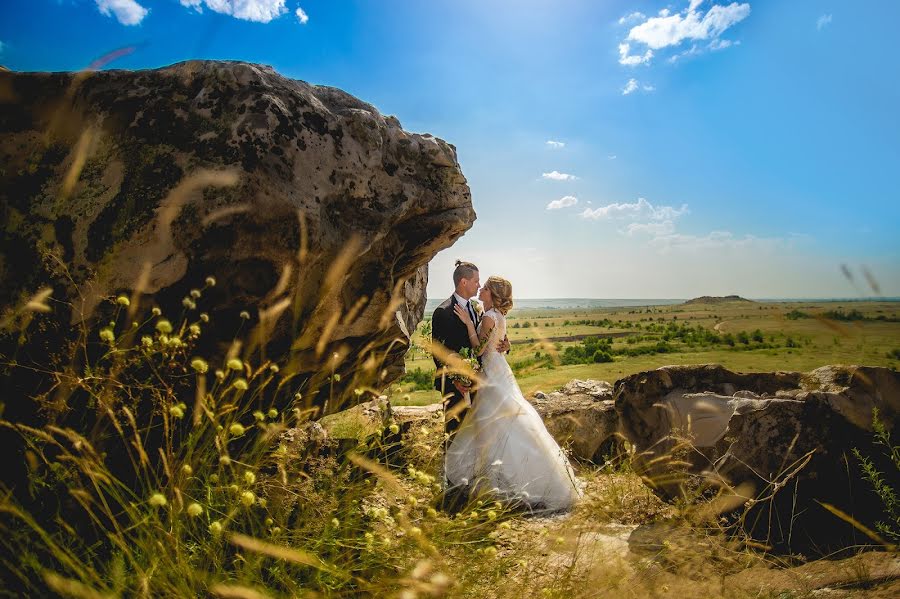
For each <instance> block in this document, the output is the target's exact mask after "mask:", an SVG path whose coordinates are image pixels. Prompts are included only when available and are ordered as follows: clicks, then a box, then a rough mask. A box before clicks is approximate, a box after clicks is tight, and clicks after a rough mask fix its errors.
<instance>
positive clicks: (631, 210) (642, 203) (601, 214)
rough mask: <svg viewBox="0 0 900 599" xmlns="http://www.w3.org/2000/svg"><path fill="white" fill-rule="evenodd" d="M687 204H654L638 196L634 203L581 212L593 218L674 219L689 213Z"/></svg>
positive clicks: (584, 215)
mask: <svg viewBox="0 0 900 599" xmlns="http://www.w3.org/2000/svg"><path fill="white" fill-rule="evenodd" d="M687 212H688V207H687V204H682V205H681V208H674V207H672V206H654V205H653V204H651V203H650V202H648V201H647V200H646V199H644V198H638V201H637V202H635V203H633V204H619V203H615V204H608V205H606V206H600V207H599V208H594V209H593V210H592V209H590V208H585V209H584V212H582V213H581V216H582V218H587V219H592V220H609V219H624V218H628V219H631V220H634V221H638V220H647V219H649V220H653V221H666V220H669V221H674V220H675V219H676V218H678V217H679V216H681V215H683V214H687Z"/></svg>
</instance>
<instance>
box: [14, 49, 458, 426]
mask: <svg viewBox="0 0 900 599" xmlns="http://www.w3.org/2000/svg"><path fill="white" fill-rule="evenodd" d="M0 90H2V97H0V107H2V109H0V133H2V135H0V162H2V163H3V165H4V166H3V169H2V171H0V214H2V221H3V222H4V223H5V224H4V228H3V230H2V232H0V235H2V244H3V248H4V260H3V261H0V280H2V281H3V285H2V286H0V309H2V310H4V311H7V312H8V311H9V310H10V309H11V307H13V306H16V305H21V304H22V303H24V302H25V301H27V299H28V298H29V297H31V296H32V295H33V294H34V293H35V292H37V291H38V290H39V289H41V288H43V287H50V288H52V298H53V301H51V302H50V306H51V308H52V313H51V314H47V315H43V316H41V321H42V322H43V323H44V324H43V325H41V327H42V330H43V331H44V333H43V343H42V345H41V343H40V341H39V338H41V335H42V333H41V331H33V333H34V334H33V335H30V339H31V342H32V343H33V344H35V345H37V346H36V347H32V348H31V349H28V348H26V349H25V350H21V351H20V350H16V351H18V352H19V353H18V358H19V361H20V362H31V363H34V364H39V363H40V362H41V361H42V360H44V361H45V360H46V355H47V354H48V353H52V350H53V349H54V348H55V347H59V344H60V339H61V338H64V337H65V336H66V334H67V333H69V332H71V331H72V330H73V329H74V328H77V327H75V325H77V324H78V323H81V322H87V323H94V322H105V321H106V320H108V319H109V316H110V313H111V311H112V306H111V305H110V303H109V302H105V301H104V300H105V299H108V298H111V297H114V295H115V294H118V293H125V294H128V295H131V296H134V297H137V298H138V301H137V302H133V305H132V307H131V309H132V310H133V311H134V312H137V313H141V312H144V311H146V310H148V309H149V308H150V307H151V306H159V307H160V308H161V309H162V311H163V315H164V316H167V317H169V318H173V317H175V315H177V314H180V313H181V312H182V300H183V299H184V298H187V297H188V294H189V292H190V291H191V289H194V288H202V287H204V280H205V279H206V278H207V277H209V276H212V277H214V278H215V280H216V282H217V283H216V285H215V287H212V288H207V289H204V290H203V296H202V299H200V300H197V302H196V303H197V304H198V305H199V306H198V308H197V311H198V312H199V311H200V310H203V311H206V312H209V314H210V316H211V324H210V325H209V326H206V327H204V333H203V335H202V337H201V344H202V348H201V349H203V351H205V352H206V354H207V355H209V356H215V355H221V354H222V353H223V347H224V346H226V345H227V344H229V343H230V341H231V339H232V338H233V337H234V335H235V331H236V330H237V329H238V328H239V327H241V326H242V327H243V328H242V330H243V331H244V332H247V331H249V330H251V329H248V324H249V325H250V326H258V327H259V328H258V329H256V332H258V333H260V335H257V336H253V337H252V338H253V339H256V340H257V341H260V340H261V341H260V342H261V348H256V349H257V350H258V351H259V355H265V356H266V357H268V358H275V359H279V360H282V359H283V360H286V361H288V362H289V364H290V368H289V372H290V373H291V374H296V375H298V377H299V378H298V379H297V380H298V381H300V380H308V379H310V377H312V376H314V373H316V372H318V371H319V370H320V367H321V365H322V361H323V357H328V359H329V363H328V367H327V370H328V371H329V372H328V375H329V376H330V375H331V374H332V373H331V369H332V367H333V368H334V369H335V372H336V373H338V374H343V375H344V381H345V383H344V384H348V383H349V382H350V381H349V377H348V376H347V375H348V374H350V373H353V372H358V371H360V370H361V369H360V368H359V367H360V365H361V364H365V365H366V369H365V370H366V372H368V373H370V374H374V375H376V376H375V377H374V378H375V379H376V384H383V383H386V382H389V381H390V380H392V379H393V378H395V377H396V376H398V375H399V374H401V373H402V372H403V355H404V353H405V350H406V347H405V346H404V344H403V343H396V340H398V339H399V340H400V341H404V340H406V339H408V337H409V333H411V332H412V331H413V330H414V328H415V326H416V324H417V323H418V322H419V320H420V319H421V317H422V313H423V310H424V306H425V300H426V297H425V287H426V284H427V279H428V273H427V264H428V262H429V261H430V260H431V258H432V257H433V256H434V255H435V254H436V253H437V252H438V251H440V250H442V249H444V248H446V247H448V246H450V245H451V244H453V242H454V241H455V240H456V239H457V238H458V237H459V236H461V235H462V234H463V233H464V232H465V231H466V230H467V229H468V228H469V227H471V225H472V223H473V221H474V219H475V213H474V211H473V209H472V204H471V197H470V193H469V189H468V186H467V184H466V180H465V177H463V175H462V173H461V171H460V167H459V163H458V162H457V158H456V151H455V148H454V147H453V146H452V145H450V144H448V143H446V142H444V141H442V140H440V139H437V138H435V137H432V136H430V135H416V134H410V133H407V132H405V131H404V130H403V129H402V128H401V126H400V123H399V122H398V120H397V119H396V118H394V117H390V116H383V115H382V114H380V113H379V112H378V110H377V109H376V108H375V107H373V106H372V105H370V104H366V103H365V102H362V101H360V100H358V99H356V98H354V97H352V96H350V95H348V94H346V93H344V92H342V91H340V90H337V89H334V88H330V87H324V86H316V85H310V84H308V83H305V82H302V81H297V80H292V79H288V78H286V77H283V76H281V75H279V74H277V73H276V72H275V71H274V70H273V69H271V68H270V67H265V66H259V65H252V64H245V63H237V62H205V61H192V62H185V63H180V64H176V65H173V66H170V67H166V68H162V69H157V70H149V71H135V72H132V71H102V72H92V73H15V72H2V73H0ZM243 311H247V312H248V313H249V319H250V322H249V323H244V324H243V325H242V320H241V319H240V318H239V314H240V313H241V312H243ZM15 343H16V341H15V340H12V341H11V342H10V343H7V344H6V345H4V346H3V347H2V348H0V353H4V354H6V355H7V356H9V355H11V353H12V351H14V350H13V348H14V346H15ZM247 349H248V348H247V347H246V346H245V350H247ZM334 355H337V358H336V359H332V357H333V356H334ZM330 380H332V381H334V380H337V379H335V378H332V379H330ZM329 408H330V409H337V408H338V406H336V405H335V406H329Z"/></svg>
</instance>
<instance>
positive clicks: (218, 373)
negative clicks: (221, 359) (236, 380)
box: [216, 368, 225, 381]
mask: <svg viewBox="0 0 900 599" xmlns="http://www.w3.org/2000/svg"><path fill="white" fill-rule="evenodd" d="M216 378H217V379H219V380H220V381H221V380H222V379H224V378H225V371H224V370H220V369H218V368H217V369H216Z"/></svg>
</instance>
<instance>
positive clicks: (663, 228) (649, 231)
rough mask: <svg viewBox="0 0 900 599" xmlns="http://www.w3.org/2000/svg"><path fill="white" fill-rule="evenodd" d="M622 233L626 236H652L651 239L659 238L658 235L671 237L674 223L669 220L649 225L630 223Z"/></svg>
mask: <svg viewBox="0 0 900 599" xmlns="http://www.w3.org/2000/svg"><path fill="white" fill-rule="evenodd" d="M624 232H625V234H626V235H628V236H631V235H634V234H636V233H642V234H644V235H652V236H653V237H659V236H660V235H671V234H672V233H674V232H675V223H673V222H672V221H670V220H664V221H662V222H651V223H630V224H629V225H628V226H627V227H626V228H625V231H624Z"/></svg>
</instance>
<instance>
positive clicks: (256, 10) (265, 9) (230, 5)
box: [97, 0, 306, 23]
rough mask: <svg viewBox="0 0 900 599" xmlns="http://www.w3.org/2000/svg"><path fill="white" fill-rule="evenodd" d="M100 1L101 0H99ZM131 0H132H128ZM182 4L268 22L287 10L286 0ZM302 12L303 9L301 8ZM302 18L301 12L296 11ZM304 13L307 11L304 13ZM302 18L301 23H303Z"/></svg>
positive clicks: (184, 1)
mask: <svg viewBox="0 0 900 599" xmlns="http://www.w3.org/2000/svg"><path fill="white" fill-rule="evenodd" d="M97 1H98V2H99V1H100V0H97ZM128 1H131V0H128ZM179 1H180V2H181V5H182V6H186V7H188V8H194V9H196V10H197V11H199V12H202V11H203V6H202V5H206V7H207V8H208V9H210V10H211V11H213V12H217V13H219V14H223V15H229V16H232V17H234V18H235V19H241V20H243V21H253V22H256V23H268V22H270V21H272V20H273V19H277V18H278V17H280V16H281V15H283V14H285V13H286V12H287V8H286V7H285V5H284V3H285V0H179ZM301 12H302V10H301ZM296 14H297V17H298V18H300V14H299V13H296ZM303 14H304V15H305V14H306V13H303ZM303 22H305V21H303V20H302V19H301V23H303Z"/></svg>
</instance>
